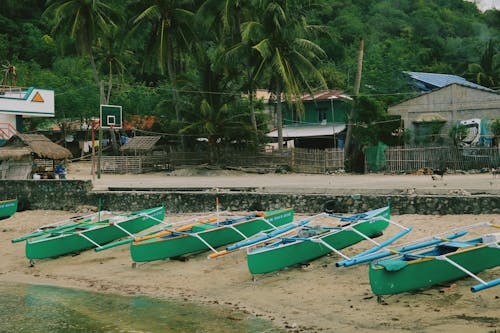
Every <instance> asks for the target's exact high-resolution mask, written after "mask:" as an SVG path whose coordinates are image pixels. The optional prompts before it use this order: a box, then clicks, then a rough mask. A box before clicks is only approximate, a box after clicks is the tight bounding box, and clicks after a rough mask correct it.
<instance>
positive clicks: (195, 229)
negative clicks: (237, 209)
mask: <svg viewBox="0 0 500 333" xmlns="http://www.w3.org/2000/svg"><path fill="white" fill-rule="evenodd" d="M293 216H294V211H293V209H280V210H274V211H269V212H264V213H259V214H252V215H249V216H244V217H238V218H234V217H232V218H227V219H225V220H222V221H218V222H213V223H202V224H195V225H193V226H190V227H189V228H188V229H184V230H183V231H178V230H175V229H174V230H166V231H167V233H164V232H161V233H159V234H158V235H157V236H155V235H149V236H147V237H143V238H139V239H136V240H134V241H133V242H132V243H131V244H130V254H131V257H132V260H133V261H134V262H146V261H154V260H162V259H167V258H172V257H178V256H181V255H186V254H191V253H197V252H202V251H207V250H212V251H214V252H216V250H215V248H217V247H220V246H223V245H227V244H231V243H235V242H238V241H241V240H243V239H247V238H249V237H251V236H253V235H255V234H257V233H259V232H264V231H269V230H273V229H276V228H277V227H279V226H281V225H284V224H287V223H290V222H291V221H292V220H293Z"/></svg>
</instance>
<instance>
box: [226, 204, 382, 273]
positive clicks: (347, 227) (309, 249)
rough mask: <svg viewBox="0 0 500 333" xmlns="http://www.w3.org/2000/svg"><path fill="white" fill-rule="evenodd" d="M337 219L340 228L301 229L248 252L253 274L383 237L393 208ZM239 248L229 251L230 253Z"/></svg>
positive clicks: (316, 227)
mask: <svg viewBox="0 0 500 333" xmlns="http://www.w3.org/2000/svg"><path fill="white" fill-rule="evenodd" d="M326 216H330V217H335V218H337V222H339V225H338V226H337V227H326V226H308V225H304V226H302V227H300V228H299V230H298V231H297V232H295V235H293V236H289V237H279V238H277V240H276V241H275V242H273V243H271V244H268V245H266V246H263V247H258V248H256V249H253V250H251V251H248V252H247V264H248V269H249V270H250V273H252V274H263V273H269V272H273V271H277V270H280V269H283V268H285V267H289V266H293V265H296V264H299V263H304V262H309V261H311V260H314V259H316V258H319V257H321V256H324V255H326V254H328V253H331V252H336V253H339V251H338V250H340V249H343V248H346V247H348V246H351V245H353V244H356V243H358V242H360V241H362V240H364V239H366V238H371V237H375V236H379V235H381V233H382V232H383V230H385V229H386V228H387V227H388V226H389V219H390V208H389V207H388V206H387V207H383V208H379V209H375V210H371V211H368V212H366V213H363V214H355V215H351V216H335V215H331V214H326ZM234 248H236V246H233V247H228V249H227V250H228V251H231V250H233V249H234Z"/></svg>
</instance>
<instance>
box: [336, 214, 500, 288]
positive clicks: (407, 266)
mask: <svg viewBox="0 0 500 333" xmlns="http://www.w3.org/2000/svg"><path fill="white" fill-rule="evenodd" d="M486 226H490V227H494V228H500V226H498V225H494V224H490V223H480V224H474V225H471V226H468V227H465V228H464V229H462V230H460V231H457V232H454V233H449V234H448V235H446V236H443V235H437V236H433V237H431V238H428V239H424V240H421V241H418V242H413V243H411V244H409V245H406V246H403V247H400V248H398V249H395V250H393V249H385V250H383V251H380V252H377V253H373V254H368V255H364V256H358V257H357V258H355V259H353V260H345V261H343V262H341V263H340V265H342V266H352V265H355V264H359V263H363V262H370V264H369V278H370V286H371V289H372V291H373V293H374V294H376V295H378V296H383V295H391V294H398V293H402V292H408V291H414V290H418V289H424V288H429V287H432V286H435V285H439V284H444V283H449V282H452V281H455V280H458V279H461V278H464V277H467V276H470V277H472V278H474V279H475V280H477V281H478V282H479V284H477V285H475V286H473V287H472V288H471V291H473V292H477V291H480V290H484V289H487V288H491V287H493V286H496V285H499V284H500V279H493V280H491V281H484V280H483V279H481V278H480V277H478V276H477V275H476V274H477V273H479V272H481V271H484V270H486V269H490V268H494V267H497V266H499V265H500V246H499V244H500V233H494V234H487V235H484V236H482V237H479V238H474V239H470V240H466V241H457V240H456V239H457V238H459V237H462V236H464V235H466V234H467V233H468V230H470V229H472V228H476V227H486Z"/></svg>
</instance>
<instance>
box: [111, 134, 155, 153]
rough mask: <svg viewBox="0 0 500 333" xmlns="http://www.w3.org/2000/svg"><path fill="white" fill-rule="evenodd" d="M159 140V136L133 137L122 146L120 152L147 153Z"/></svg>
mask: <svg viewBox="0 0 500 333" xmlns="http://www.w3.org/2000/svg"><path fill="white" fill-rule="evenodd" d="M160 139H161V136H135V137H133V138H131V139H130V140H129V141H128V142H127V143H126V144H124V145H123V146H122V147H121V148H120V150H121V151H135V150H142V151H147V150H151V149H153V147H154V145H155V144H156V143H157V142H158V140H160Z"/></svg>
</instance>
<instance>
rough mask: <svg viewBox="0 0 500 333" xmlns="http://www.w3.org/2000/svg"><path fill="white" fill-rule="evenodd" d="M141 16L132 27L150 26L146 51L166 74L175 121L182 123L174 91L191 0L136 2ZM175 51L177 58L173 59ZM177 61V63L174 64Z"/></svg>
mask: <svg viewBox="0 0 500 333" xmlns="http://www.w3.org/2000/svg"><path fill="white" fill-rule="evenodd" d="M137 3H138V4H139V5H140V6H141V10H140V13H139V14H138V15H137V16H136V17H135V19H134V21H133V22H134V24H136V27H137V26H138V25H139V24H143V23H148V24H150V25H151V34H150V36H149V40H148V45H147V50H148V53H149V54H151V56H152V57H153V58H154V59H155V62H156V65H157V67H158V68H159V70H160V73H161V74H165V72H167V74H168V77H169V80H170V84H171V85H172V86H173V104H174V109H175V114H176V117H177V120H178V121H179V122H180V121H181V114H180V107H179V105H178V101H179V95H178V92H177V90H176V84H177V75H178V72H179V70H180V65H179V64H182V61H183V58H182V57H181V56H180V55H181V54H182V52H184V51H186V50H188V49H189V47H190V44H191V40H192V32H191V26H190V25H191V24H192V23H193V18H194V14H193V12H192V11H191V10H190V9H191V5H192V1H190V0H150V1H142V0H141V1H138V2H137ZM175 51H176V52H177V53H178V56H177V57H175ZM176 60H177V62H176Z"/></svg>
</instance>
